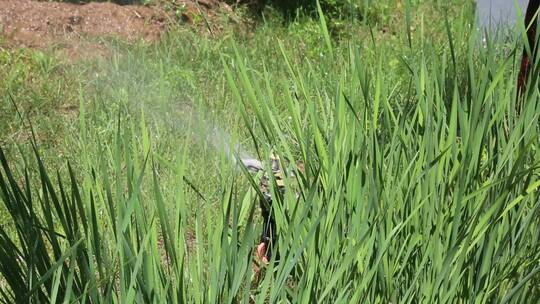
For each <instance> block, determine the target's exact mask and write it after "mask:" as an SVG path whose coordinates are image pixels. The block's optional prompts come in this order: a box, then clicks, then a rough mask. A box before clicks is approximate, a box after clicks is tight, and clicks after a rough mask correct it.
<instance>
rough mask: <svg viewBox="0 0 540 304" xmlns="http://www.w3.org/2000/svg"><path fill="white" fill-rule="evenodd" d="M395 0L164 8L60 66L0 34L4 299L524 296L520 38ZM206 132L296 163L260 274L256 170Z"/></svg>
mask: <svg viewBox="0 0 540 304" xmlns="http://www.w3.org/2000/svg"><path fill="white" fill-rule="evenodd" d="M400 3H401V2H393V1H391V2H389V5H394V6H395V7H396V9H395V14H392V15H390V13H389V12H387V13H386V14H385V15H382V13H381V15H380V18H378V19H377V20H387V22H385V23H384V24H380V23H374V24H355V25H354V26H351V25H348V26H349V28H332V27H329V26H327V23H326V22H322V21H321V19H314V20H313V19H309V18H306V19H305V20H301V21H300V20H299V21H297V22H292V23H290V24H287V25H283V23H282V22H280V20H276V21H273V19H272V21H268V22H267V23H266V24H262V25H260V26H258V27H257V28H256V29H255V30H254V31H253V32H249V33H247V34H239V33H235V32H232V31H231V32H229V33H227V32H224V33H223V34H222V36H221V37H219V38H205V37H201V36H200V35H198V34H197V33H193V32H191V31H189V30H182V29H177V30H174V31H171V32H170V33H169V34H168V35H167V36H166V37H165V38H164V39H163V41H162V42H161V43H159V44H156V45H145V44H140V45H135V46H133V45H132V46H126V45H123V44H122V43H120V42H111V52H110V56H109V58H107V59H103V60H97V61H96V60H90V61H89V62H80V63H78V64H75V65H71V64H67V63H64V62H62V61H59V60H56V59H54V57H51V55H50V54H45V53H40V52H36V51H6V52H3V53H2V57H1V58H2V62H1V65H0V73H1V74H0V75H2V76H3V79H6V80H7V81H5V82H3V84H1V87H0V89H1V90H2V96H3V97H2V98H3V102H2V104H1V105H0V106H1V107H2V112H1V113H2V114H1V115H3V117H2V118H1V120H0V128H1V130H2V134H4V135H2V137H0V140H1V148H2V151H3V152H2V153H1V154H0V164H1V168H2V169H0V193H1V195H0V197H1V200H2V202H3V206H2V208H3V212H2V213H3V216H2V226H1V228H0V250H1V251H2V252H1V253H0V256H1V258H0V273H1V274H2V277H1V278H0V292H1V293H2V296H3V297H2V298H3V299H4V301H5V302H26V301H28V299H29V298H30V299H31V300H32V301H34V302H60V301H63V302H74V301H77V302H78V301H80V302H107V303H109V302H121V303H131V302H133V301H137V302H143V303H147V302H160V303H161V302H197V303H209V302H210V303H211V302H218V303H223V302H227V303H231V302H235V303H236V302H244V303H250V302H252V301H254V302H256V303H265V302H271V303H274V302H291V303H311V302H318V303H319V302H320V303H324V302H340V303H341V302H343V303H390V302H391V303H411V302H412V303H416V302H424V303H433V302H441V303H443V302H444V303H447V302H467V303H468V302H478V303H488V302H489V303H491V302H512V303H523V302H528V300H529V299H535V298H538V296H539V293H540V290H539V289H538V286H539V279H540V276H539V275H538V273H539V270H540V265H539V252H540V251H539V250H538V249H539V248H538V246H539V245H538V236H539V231H538V229H539V227H540V222H539V220H538V219H539V218H540V217H539V216H538V215H539V214H538V212H539V207H540V204H539V200H538V198H539V197H538V196H539V195H538V187H539V186H540V182H538V177H539V173H540V169H539V167H538V165H539V155H538V152H537V151H538V142H539V141H538V137H537V136H538V135H537V134H539V133H538V131H539V130H538V113H539V111H538V107H539V106H540V102H539V99H538V94H539V92H538V89H537V85H536V84H533V85H531V86H530V88H533V89H530V90H529V92H528V93H527V94H526V95H525V96H524V97H522V98H519V99H516V81H515V79H516V66H517V62H518V58H517V57H519V56H516V54H520V49H519V47H518V45H519V42H516V43H513V42H509V43H506V44H503V45H495V44H490V43H489V41H488V43H487V44H486V43H482V42H481V41H482V39H481V37H480V33H477V32H476V31H475V29H474V26H473V22H474V20H473V18H472V14H473V12H472V10H471V9H470V8H469V7H467V6H465V5H460V4H462V3H461V2H455V3H453V4H452V5H449V6H442V5H438V4H426V3H420V4H414V5H411V6H410V7H407V6H405V5H403V6H400V5H401V4H400ZM445 17H446V18H445ZM446 20H449V22H446ZM333 26H336V25H335V24H334V25H333ZM16 108H18V109H19V112H20V116H19V115H18V114H17V111H16ZM518 108H521V112H520V113H518V112H517V111H516V109H518ZM30 126H32V128H33V130H34V137H35V139H36V143H37V146H36V147H33V146H32V145H31V144H30V143H31V138H32V133H31V132H30ZM223 142H227V143H228V144H229V146H234V145H236V144H238V145H241V146H242V147H243V149H245V150H246V151H248V152H249V153H251V154H253V155H260V157H261V158H263V159H264V158H265V156H266V155H269V154H270V152H271V151H273V152H275V153H277V154H278V155H280V156H281V158H282V159H289V160H290V161H302V162H303V163H304V167H305V172H303V173H300V172H297V174H298V175H299V176H298V178H296V179H293V178H286V179H285V184H286V191H285V196H284V197H283V198H282V199H279V200H277V201H276V202H275V203H274V204H273V212H274V216H275V218H276V222H277V225H278V229H279V235H278V244H277V247H276V254H274V255H273V258H272V260H271V262H270V264H269V265H268V266H266V267H264V269H263V272H262V276H261V277H257V276H255V274H254V272H253V268H252V264H253V262H254V260H253V249H254V246H255V244H256V243H257V242H258V241H259V235H260V231H261V229H262V223H260V217H259V210H258V194H259V193H257V191H256V188H257V187H251V186H250V182H252V183H254V184H255V185H256V183H258V182H257V178H258V176H252V175H250V174H249V173H247V172H245V171H243V170H240V169H238V168H237V167H235V166H234V164H232V163H231V160H230V157H227V152H230V151H228V150H227V149H226V147H223V145H219V143H223ZM266 169H267V170H268V171H269V170H270V168H266ZM271 188H272V189H271V190H272V191H273V194H274V197H279V195H277V194H276V193H275V192H276V189H274V187H273V186H272V187H271Z"/></svg>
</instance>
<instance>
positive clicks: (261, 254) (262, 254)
mask: <svg viewBox="0 0 540 304" xmlns="http://www.w3.org/2000/svg"><path fill="white" fill-rule="evenodd" d="M256 253H257V258H259V259H260V260H261V261H262V262H263V263H264V264H268V258H267V257H266V244H265V243H264V242H262V243H260V244H259V245H257V251H256Z"/></svg>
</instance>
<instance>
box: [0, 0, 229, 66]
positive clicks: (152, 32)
mask: <svg viewBox="0 0 540 304" xmlns="http://www.w3.org/2000/svg"><path fill="white" fill-rule="evenodd" d="M193 2H194V0H193V1H190V0H186V1H184V2H183V3H182V5H183V6H184V7H185V8H186V9H185V10H184V11H185V12H184V13H183V16H182V17H183V18H182V19H184V21H187V22H189V21H190V20H191V18H192V16H194V15H196V14H198V13H199V14H200V13H201V11H200V10H201V9H202V10H208V11H210V10H212V9H213V8H214V7H217V6H218V5H219V1H217V0H200V1H199V3H200V4H201V5H200V6H195V4H194V3H193ZM174 17H175V16H174V14H172V15H171V13H166V12H165V11H164V10H163V9H161V8H160V7H146V6H140V5H118V4H114V3H109V2H91V3H87V4H73V3H65V2H39V1H32V0H0V33H1V35H0V46H2V45H3V46H7V47H23V48H24V47H29V48H40V49H41V48H51V47H54V48H59V49H63V50H66V51H67V53H68V56H70V57H72V56H73V57H80V56H87V55H95V54H96V53H97V54H99V53H100V52H101V51H103V47H102V46H100V45H99V43H96V42H93V43H90V44H89V42H88V41H89V39H88V38H99V37H115V38H119V39H122V40H124V41H127V42H134V41H137V40H140V39H143V40H145V41H148V42H153V41H156V40H158V39H159V37H160V36H161V34H162V33H163V32H164V31H165V30H166V29H167V26H168V24H170V22H172V21H174V20H176V19H175V18H174ZM90 40H91V39H90ZM94 41H95V39H94Z"/></svg>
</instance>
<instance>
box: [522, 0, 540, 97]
mask: <svg viewBox="0 0 540 304" xmlns="http://www.w3.org/2000/svg"><path fill="white" fill-rule="evenodd" d="M539 7H540V0H531V1H529V5H527V12H526V13H525V26H526V27H528V30H527V41H528V42H529V46H530V47H531V51H532V56H533V57H532V58H529V54H528V53H527V50H523V57H522V58H521V67H520V70H519V76H518V83H517V86H518V93H520V92H523V91H524V90H525V87H526V85H527V78H528V76H529V73H530V71H529V69H530V67H531V62H534V56H536V50H535V49H536V23H537V21H538V16H536V18H535V20H534V21H533V17H535V14H536V11H538V8H539ZM531 59H532V60H531Z"/></svg>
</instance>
